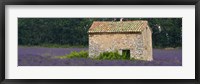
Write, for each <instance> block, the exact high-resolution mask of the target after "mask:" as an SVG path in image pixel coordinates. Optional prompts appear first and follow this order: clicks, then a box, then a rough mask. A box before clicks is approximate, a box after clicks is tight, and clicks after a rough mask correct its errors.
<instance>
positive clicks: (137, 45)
mask: <svg viewBox="0 0 200 84" xmlns="http://www.w3.org/2000/svg"><path fill="white" fill-rule="evenodd" d="M142 33H144V32H142ZM142 33H96V34H89V57H91V58H94V57H96V56H98V55H99V54H100V53H101V52H105V51H115V50H118V51H119V52H120V53H121V52H122V50H125V49H129V50H130V57H131V58H135V59H140V60H151V59H150V58H151V57H152V56H151V57H147V56H146V55H147V49H146V50H145V46H144V44H146V42H145V41H144V39H145V37H144V36H143V34H142ZM144 42H145V43H144ZM148 56H149V55H148Z"/></svg>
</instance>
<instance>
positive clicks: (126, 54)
mask: <svg viewBox="0 0 200 84" xmlns="http://www.w3.org/2000/svg"><path fill="white" fill-rule="evenodd" d="M122 55H123V56H126V59H130V50H122Z"/></svg>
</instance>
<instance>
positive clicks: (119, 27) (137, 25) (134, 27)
mask: <svg viewBox="0 0 200 84" xmlns="http://www.w3.org/2000/svg"><path fill="white" fill-rule="evenodd" d="M147 26H148V22H147V21H144V20H138V21H118V22H113V21H94V22H93V24H92V26H91V27H90V29H89V31H88V32H89V33H97V32H99V33H100V32H141V31H142V30H143V29H144V28H146V27H147Z"/></svg>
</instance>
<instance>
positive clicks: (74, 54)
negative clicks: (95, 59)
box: [58, 51, 88, 59]
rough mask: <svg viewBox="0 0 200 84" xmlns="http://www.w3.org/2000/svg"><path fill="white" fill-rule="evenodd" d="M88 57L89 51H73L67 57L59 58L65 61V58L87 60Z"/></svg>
mask: <svg viewBox="0 0 200 84" xmlns="http://www.w3.org/2000/svg"><path fill="white" fill-rule="evenodd" d="M87 57H88V52H87V51H80V52H76V51H73V52H71V53H70V54H67V55H65V56H59V57H58V58H61V59H65V58H87Z"/></svg>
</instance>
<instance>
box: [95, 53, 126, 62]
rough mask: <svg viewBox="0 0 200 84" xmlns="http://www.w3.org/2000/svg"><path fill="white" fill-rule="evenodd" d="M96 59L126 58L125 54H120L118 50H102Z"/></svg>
mask: <svg viewBox="0 0 200 84" xmlns="http://www.w3.org/2000/svg"><path fill="white" fill-rule="evenodd" d="M96 59H98V60H126V59H128V58H127V56H126V55H120V54H119V53H118V51H114V52H108V51H107V52H103V53H100V55H99V56H98V57H97V58H96Z"/></svg>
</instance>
